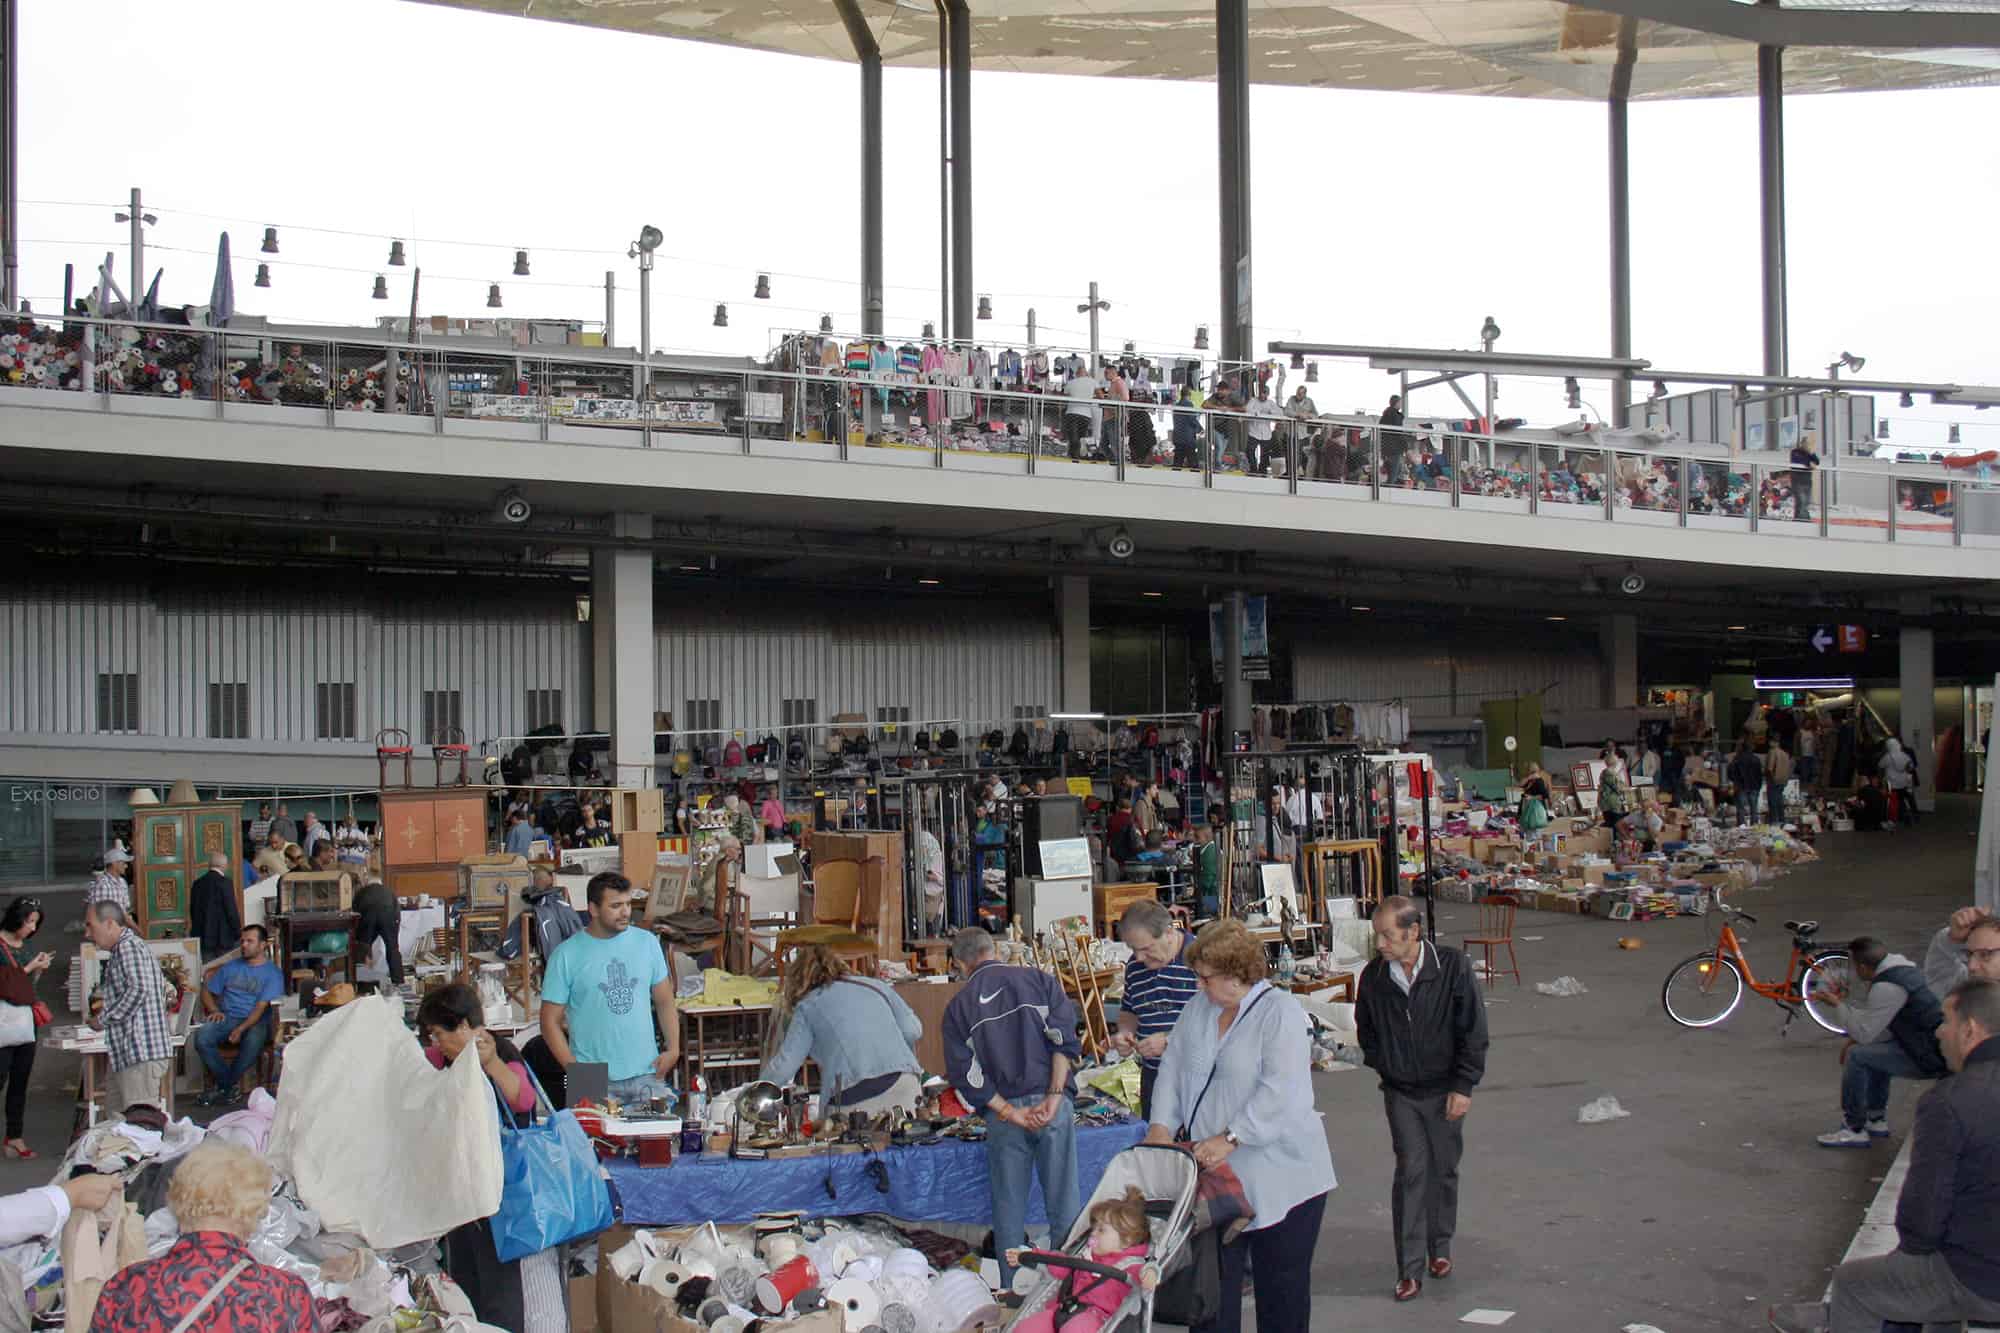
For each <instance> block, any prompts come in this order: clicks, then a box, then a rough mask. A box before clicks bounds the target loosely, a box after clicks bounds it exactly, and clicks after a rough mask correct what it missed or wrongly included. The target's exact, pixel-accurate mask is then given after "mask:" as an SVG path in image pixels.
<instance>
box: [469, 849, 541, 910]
mask: <svg viewBox="0 0 2000 1333" xmlns="http://www.w3.org/2000/svg"><path fill="white" fill-rule="evenodd" d="M532 878H533V876H532V872H530V870H529V869H528V863H527V861H526V860H525V859H523V858H522V857H519V856H479V857H467V858H466V859H465V860H464V861H461V862H460V863H459V866H458V886H459V890H460V893H461V894H462V895H463V900H464V902H465V905H466V906H467V907H470V908H492V907H498V908H505V907H506V906H507V905H508V903H509V901H513V902H517V903H518V902H519V901H520V898H521V891H522V890H523V889H525V888H527V887H528V885H529V884H530V883H531V882H532Z"/></svg>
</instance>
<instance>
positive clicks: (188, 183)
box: [20, 0, 2000, 447]
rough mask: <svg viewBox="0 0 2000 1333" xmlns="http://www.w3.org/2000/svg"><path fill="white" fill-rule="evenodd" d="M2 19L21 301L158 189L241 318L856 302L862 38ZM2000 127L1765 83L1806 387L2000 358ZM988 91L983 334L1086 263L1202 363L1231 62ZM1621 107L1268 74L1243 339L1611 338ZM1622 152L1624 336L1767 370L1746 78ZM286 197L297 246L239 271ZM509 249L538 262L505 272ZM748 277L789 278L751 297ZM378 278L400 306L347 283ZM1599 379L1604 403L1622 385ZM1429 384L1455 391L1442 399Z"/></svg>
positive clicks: (156, 18) (1425, 403) (169, 266)
mask: <svg viewBox="0 0 2000 1333" xmlns="http://www.w3.org/2000/svg"><path fill="white" fill-rule="evenodd" d="M22 10H23V13H22V18H21V39H22V48H23V54H24V58H25V73H24V75H23V81H22V87H21V111H22V117H23V128H22V132H21V150H22V167H21V173H20V188H21V194H22V197H23V199H24V200H25V201H34V202H32V203H27V204H25V205H24V208H23V217H22V226H21V235H22V237H23V240H24V245H23V264H22V290H23V292H24V294H25V295H27V296H28V297H29V298H30V299H31V300H33V302H34V304H35V306H36V308H37V309H39V310H45V311H52V310H54V309H55V308H57V306H58V305H59V303H60V299H61V294H62V266H63V264H64V263H65V262H72V263H75V264H76V265H77V268H78V278H77V282H78V289H79V291H82V290H87V289H88V287H89V286H90V285H91V282H92V281H93V279H92V276H91V275H92V272H93V270H94V269H95V266H96V264H97V263H98V262H99V261H100V260H101V259H102V257H103V254H104V252H105V250H106V249H113V250H115V251H116V252H117V264H118V268H117V272H118V274H119V275H120V280H121V282H122V281H123V275H124V273H125V271H126V265H127V263H128V259H127V256H126V251H125V248H124V238H125V234H126V229H125V227H124V226H122V225H121V224H117V223H115V222H113V220H112V217H111V210H112V208H113V207H118V206H122V205H123V203H124V201H125V198H126V195H127V192H128V191H129V189H130V188H131V187H132V186H133V185H139V186H141V187H142V188H143V189H144V190H145V196H146V208H147V210H148V211H150V212H154V213H157V214H158V215H159V218H160V221H159V223H158V225H157V226H155V227H153V228H152V229H151V230H150V233H149V240H148V246H149V249H148V261H149V262H148V269H149V273H148V277H149V278H150V270H151V269H153V268H157V267H161V266H164V267H165V269H166V279H165V281H164V282H163V284H162V295H163V297H164V298H165V299H166V300H168V301H169V302H171V303H175V304H180V303H194V304H200V303H203V302H205V301H206V300H207V298H208V291H209V285H210V281H211V279H212V276H213V273H214V253H215V247H216V235H217V232H218V231H220V230H222V229H224V228H227V229H228V230H229V231H230V233H231V235H230V239H231V243H232V249H233V251H234V256H235V265H236V274H235V277H236V292H237V305H238V308H239V309H240V310H243V311H246V312H252V313H261V314H270V315H273V316H277V317H280V318H286V319H296V320H301V321H310V322H319V323H365V322H370V321H372V320H373V319H374V318H375V317H377V316H379V315H385V314H391V313H400V312H402V311H404V310H406V309H407V307H408V301H409V286H408V273H409V270H408V269H392V268H388V267H386V265H385V264H384V260H385V258H386V255H387V250H388V241H389V238H391V237H403V238H405V239H406V240H408V242H409V250H410V255H411V259H412V261H413V263H416V264H420V265H422V267H423V269H424V288H423V307H422V308H423V312H424V313H425V314H453V315H469V316H477V315H483V314H485V313H487V312H486V310H485V295H486V284H487V283H489V282H494V281H497V282H499V283H501V284H502V291H503V293H504V297H505V302H506V306H505V309H506V312H507V313H509V314H513V315H539V316H561V317H569V318H583V319H590V320H599V319H602V317H603V296H602V287H603V277H604V273H605V271H606V270H607V269H610V270H615V271H616V272H617V273H618V275H619V277H618V281H619V286H620V288H621V296H620V301H619V307H618V321H619V330H618V332H619V339H620V341H621V342H625V343H630V342H632V341H634V340H635V339H636V336H637V330H638V298H637V295H636V284H637V274H636V272H634V270H633V266H632V265H631V264H630V263H629V262H628V261H627V260H626V259H625V257H624V252H625V247H626V244H627V243H628V242H629V241H630V240H631V239H632V237H633V236H634V235H635V234H636V232H637V230H638V227H639V225H640V224H641V223H644V222H651V223H654V224H655V225H657V226H659V227H660V228H661V229H662V230H663V231H665V233H666V237H667V239H666V243H665V245H664V246H663V247H662V249H661V260H660V266H659V269H658V270H657V271H656V272H655V274H654V320H653V323H654V340H655V342H656V343H657V344H658V345H659V346H660V347H661V348H662V349H681V350H690V351H705V352H731V353H748V354H755V353H761V352H762V351H764V350H765V349H766V348H767V347H768V346H769V345H770V344H771V343H772V341H774V339H773V331H774V330H782V329H788V328H795V327H804V326H816V325H817V322H818V318H819V315H820V313H821V312H822V311H827V312H831V313H832V314H833V317H834V321H835V324H836V326H837V327H839V328H841V329H843V330H845V329H852V328H856V327H858V325H859V316H858V314H856V313H855V312H856V311H858V308H859V295H858V286H859V239H858V237H859V225H858V224H859V217H858V209H859V194H858V171H857V164H858V161H859V120H860V112H859V106H858V95H857V90H858V75H857V72H856V68H855V67H854V66H852V65H842V64H833V63H830V62H824V61H812V60H804V59H794V58H790V57H783V56H772V55H763V54H755V53H749V52H743V51H736V50H731V49H729V48H726V47H720V46H712V45H705V44H696V43H688V42H677V41H671V40H667V39H660V38H645V37H637V36H630V35H622V34H615V33H606V32H598V31H592V30H588V29H583V28H577V27H569V26H564V25H560V24H554V23H544V22H529V21H523V20H519V19H509V18H499V17H491V16H485V15H479V14H474V13H466V12H459V11H453V10H447V9H443V8H439V7H435V6H430V5H422V4H412V3H405V2H403V0H338V2H337V3H336V2H335V0H182V3H177V4H173V5H162V4H158V3H145V4H142V3H137V2H136V0H26V2H25V3H24V4H23V5H22ZM884 84H885V103H886V122H887V125H888V127H889V131H888V153H887V163H886V176H887V207H886V213H887V217H888V232H887V241H886V250H887V280H888V283H889V284H890V290H889V293H888V329H889V332H890V334H891V336H892V337H893V336H914V335H915V334H916V333H917V331H918V329H919V327H920V325H921V324H922V322H923V321H924V320H925V319H926V318H936V317H938V313H939V299H938V295H937V284H938V219H937V211H938V169H937V128H936V125H937V107H938V99H937V76H936V73H935V71H922V70H890V71H888V72H887V73H886V74H885V78H884ZM119 89H130V91H118V90H119ZM1996 112H2000V90H1995V89H1976V90H1955V91H1941V92H1924V93H1875V94H1855V95H1843V96H1833V97H1800V98H1798V99H1795V100H1793V101H1791V102H1789V103H1788V104H1787V109H1786V118H1787V126H1786V127H1787V131H1788V136H1787V154H1788V181H1789V199H1788V212H1789V223H1790V232H1791V249H1790V260H1789V262H1790V272H1791V287H1790V299H1791V345H1792V366H1791V369H1792V372H1793V373H1794V374H1813V375H1817V374H1821V373H1823V370H1824V367H1825V365H1826V363H1827V362H1829V361H1831V360H1832V359H1833V358H1834V357H1835V356H1837V355H1838V354H1839V353H1840V352H1841V351H1842V350H1843V349H1846V350H1851V351H1854V352H1856V353H1858V354H1861V355H1863V356H1866V357H1867V358H1868V366H1867V370H1866V372H1865V373H1866V374H1867V375H1868V376H1870V377H1874V376H1877V375H1880V376H1882V377H1884V378H1892V379H1914V380H1929V381H1949V380H1955V381H1959V382H1969V383H1983V384H1992V383H1996V382H2000V357H1996V354H1995V344H1996V340H1995V338H1994V336H1993V334H1992V331H1991V327H1990V323H1991V320H1992V318H1993V314H1992V312H1993V311H1994V310H1995V309H1996V308H2000V301H1996V299H1995V298H1996V295H2000V292H1996V288H2000V278H1996V272H2000V269H1996V265H1995V264H1994V263H1993V260H1992V247H1991V237H1992V235H1993V229H1994V219H1995V217H1996V216H2000V139H1996V137H1995V136H1994V135H1993V134H1992V133H1991V127H1992V125H1993V124H1994V123H1995V119H1996ZM973 116H974V136H975V137H974V153H975V155H974V169H975V183H974V203H975V210H976V213H975V241H976V250H975V263H974V275H975V282H976V284H977V289H978V290H979V291H980V292H990V293H991V294H992V296H993V304H994V310H995V315H996V319H995V320H994V322H993V323H991V324H986V325H982V326H981V327H980V333H981V336H982V338H983V339H985V340H986V341H989V342H990V343H992V344H994V345H1009V344H1014V345H1018V344H1019V343H1020V341H1021V339H1022V337H1023V325H1024V323H1025V319H1026V310H1027V309H1028V307H1030V306H1033V307H1034V308H1035V309H1036V311H1037V314H1038V322H1039V324H1040V329H1041V341H1042V342H1043V343H1045V344H1047V343H1057V342H1068V343H1074V344H1079V345H1080V344H1082V343H1083V342H1084V341H1085V336H1084V332H1083V330H1084V329H1085V322H1084V320H1083V317H1081V316H1079V315H1078V314H1076V311H1075V307H1076V305H1077V304H1078V303H1079V302H1081V301H1082V299H1083V296H1084V291H1085V287H1086V284H1087V283H1088V282H1089V281H1090V280H1092V279H1093V278H1094V279H1096V280H1097V281H1098V282H1099V283H1100V285H1101V288H1102V293H1103V295H1104V297H1105V298H1106V299H1108V300H1110V301H1111V302H1112V309H1111V310H1110V312H1109V313H1108V314H1107V315H1106V316H1105V317H1104V326H1103V337H1104V344H1105V346H1107V347H1114V348H1115V347H1116V346H1118V345H1119V344H1121V343H1122V342H1123V341H1124V340H1126V339H1128V338H1130V339H1136V340H1137V341H1138V342H1139V343H1140V345H1141V347H1142V348H1146V349H1150V350H1156V351H1167V350H1176V349H1183V348H1186V347H1187V346H1188V345H1189V344H1190V343H1191V341H1192V339H1193V335H1194V328H1195V326H1196V325H1197V324H1203V323H1206V324H1209V325H1210V326H1211V328H1212V329H1213V328H1215V327H1216V326H1217V324H1218V321H1217V318H1216V308H1217V290H1218V281H1217V277H1216V260H1215V253H1216V239H1215V237H1216V214H1217V206H1216V172H1215V165H1214V163H1215V119H1216V116H1215V98H1214V90H1213V87H1212V85H1207V84H1179V83H1151V82H1141V81H1130V80H1113V79H1103V80H1089V79H1076V78H1054V77H1041V76H1020V75H1006V74H978V75H975V76H974V78H973ZM1604 124H1605V114H1604V109H1603V107H1602V106H1601V105H1592V104H1585V103H1572V102H1551V101H1525V100H1513V99H1505V98H1467V97H1444V96H1422V95H1413V94H1389V93H1362V92H1340V91H1330V90H1325V89H1314V88H1302V89H1291V88H1266V87H1259V88H1256V89H1254V90H1253V93H1252V110H1251V127H1252V134H1253V138H1254V143H1255V148H1254V159H1253V162H1252V173H1251V179H1252V186H1253V191H1254V203H1255V225H1256V233H1255V261H1254V262H1255V279H1256V293H1255V306H1254V314H1255V318H1256V337H1257V345H1258V346H1259V348H1261V347H1262V346H1263V344H1264V342H1265V341H1266V340H1268V339H1270V338H1273V337H1292V336H1297V337H1303V338H1309V339H1312V340H1315V341H1325V342H1353V343H1399V344H1407V345H1414V346H1474V345H1476V343H1477V333H1478V329H1479V326H1480V323H1481V321H1482V319H1483V317H1484V316H1485V315H1487V314H1489V313H1490V314H1492V315H1493V316H1495V318H1496V319H1497V320H1498V321H1499V323H1500V325H1501V326H1502V328H1503V330H1504V337H1503V339H1502V341H1501V343H1500V348H1499V350H1502V351H1537V352H1542V351H1546V352H1562V353H1572V354H1579V355H1605V354H1608V352H1609V332H1608V327H1609V315H1608V303H1607V295H1606V293H1607V287H1608V281H1607V260H1606V243H1605V222H1604V200H1605V146H1604V144H1605V141H1604ZM1632 162H1633V185H1632V195H1633V211H1634V224H1633V247H1634V349H1635V354H1636V355H1638V356H1641V357H1644V358H1647V359H1649V360H1651V361H1653V362H1654V363H1655V364H1657V365H1663V366H1671V367H1676V368H1683V369H1694V370H1710V369H1715V370H1727V369H1736V368H1741V369H1746V370H1748V369H1753V368H1755V367H1756V366H1757V365H1758V364H1759V362H1760V359H1761V358H1760V352H1759V348H1760V346H1761V342H1760V333H1759V322H1758V321H1759V317H1758V309H1759V305H1758V269H1757V229H1758V210H1757V158H1756V106H1755V103H1754V102H1753V101H1751V100H1747V99H1734V100H1723V101H1698V102H1667V103H1658V102H1644V103H1637V104H1635V105H1634V106H1633V109H1632ZM267 224H276V225H277V226H278V227H279V228H280V245H281V253H280V254H279V255H278V256H276V257H275V259H276V261H278V262H275V263H274V264H273V286H272V287H271V288H270V289H269V290H259V289H257V288H255V287H253V286H252V285H251V277H252V275H253V273H254V272H255V267H256V263H257V261H258V260H259V259H270V258H273V257H271V256H262V255H259V254H258V253H257V247H258V243H259V240H260V238H261V235H262V228H263V227H264V226H265V225H267ZM309 228H325V229H331V230H328V231H313V230H309ZM342 231H345V232H354V233H359V234H358V235H341V234H334V233H336V232H342ZM1982 238H1985V239H1982ZM454 242H457V243H454ZM467 242H469V243H471V244H466V243H467ZM517 246H526V247H528V248H529V250H530V252H531V259H532V266H533V276H532V277H531V278H527V279H521V278H515V277H512V276H511V269H512V260H513V255H512V251H513V249H514V248H515V247H517ZM165 247H180V249H178V250H171V249H167V248H165ZM568 251H573V252H574V253H570V252H568ZM314 266H321V267H314ZM760 269H763V270H769V271H770V272H771V273H772V275H773V278H772V285H773V288H774V297H775V299H774V300H773V301H771V302H759V301H753V300H752V299H751V297H750V292H751V288H752V285H753V281H754V276H755V274H756V272H757V271H758V270H760ZM341 270H351V271H341ZM377 272H381V273H384V274H386V275H388V276H389V288H390V293H391V297H390V300H389V301H388V302H375V301H371V300H369V299H368V293H369V290H370V288H371V286H372V283H373V275H374V274H375V273H377ZM718 301H727V302H728V303H729V315H730V327H729V328H727V329H718V328H715V327H713V326H712V324H711V322H710V321H711V317H712V315H713V312H714V305H715V303H716V302H718ZM1218 345H1219V340H1218ZM1469 387H1470V388H1471V389H1472V391H1473V392H1474V396H1475V398H1476V397H1477V392H1476V386H1469ZM1390 391H1391V384H1390V381H1389V379H1388V377H1386V376H1383V375H1381V374H1379V373H1373V372H1367V371H1364V370H1357V369H1351V368H1350V369H1341V368H1339V367H1338V366H1335V365H1331V364H1329V365H1327V366H1323V367H1322V383H1321V384H1320V385H1319V386H1317V387H1316V390H1315V397H1316V399H1317V401H1318V403H1319V405H1320V406H1321V407H1322V408H1323V409H1326V410H1332V411H1350V410H1357V409H1364V408H1365V409H1369V410H1373V409H1375V408H1379V407H1380V406H1381V404H1382V402H1383V400H1384V399H1385V398H1386V396H1387V394H1388V393H1389V392H1390ZM1643 392H1644V390H1643V387H1642V388H1641V396H1643ZM1584 396H1585V400H1586V402H1588V403H1590V404H1591V405H1592V406H1594V407H1595V408H1597V409H1598V410H1599V411H1600V412H1604V413H1608V411H1609V407H1610V403H1609V394H1608V387H1607V386H1605V385H1603V384H1601V383H1600V384H1596V385H1592V384H1589V383H1586V384H1585V386H1584ZM1417 406H1419V407H1420V408H1422V409H1423V410H1425V411H1430V412H1434V413H1437V414H1441V415H1451V414H1454V412H1455V409H1454V407H1453V406H1452V400H1451V399H1450V398H1449V390H1445V389H1435V390H1431V391H1429V394H1428V395H1426V396H1425V397H1422V398H1420V399H1419V400H1418V404H1417ZM1877 412H1878V415H1886V416H1888V417H1889V418H1890V419H1891V420H1892V421H1893V422H1894V423H1895V425H1894V427H1893V429H1892V439H1893V440H1894V441H1895V442H1896V443H1899V444H1900V443H1917V442H1927V443H1928V442H1941V441H1942V439H1943V437H1944V427H1943V425H1942V424H1939V423H1941V422H1942V421H1943V420H1944V419H1946V418H1947V417H1950V416H1953V415H1959V416H1962V417H1963V419H1964V421H1965V423H1966V424H1965V435H1964V441H1965V443H1966V444H1968V445H1971V444H1978V445H1981V446H1984V447H2000V421H1995V420H1993V418H1994V417H1995V416H1996V415H2000V414H1996V413H1986V414H1979V415H1975V414H1971V413H1962V414H1953V413H1949V412H1946V411H1943V410H1940V409H1930V408H1928V407H1927V406H1926V405H1924V404H1922V403H1920V404H1919V405H1918V407H1916V408H1915V409H1911V410H1908V411H1904V410H1900V409H1898V408H1897V407H1896V405H1895V403H1894V400H1893V399H1890V400H1880V399H1878V401H1877ZM1498 414H1499V415H1501V416H1515V415H1520V416H1526V417H1528V418H1530V419H1531V420H1535V421H1540V422H1548V421H1555V420H1560V419H1564V418H1566V417H1568V416H1571V415H1573V414H1571V413H1568V412H1566V411H1565V410H1564V409H1563V408H1562V405H1561V397H1560V389H1559V387H1558V386H1557V385H1555V384H1554V383H1552V382H1549V381H1534V380H1513V381H1508V382H1506V383H1505V385H1504V386H1503V389H1502V393H1501V397H1500V401H1499V405H1498Z"/></svg>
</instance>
